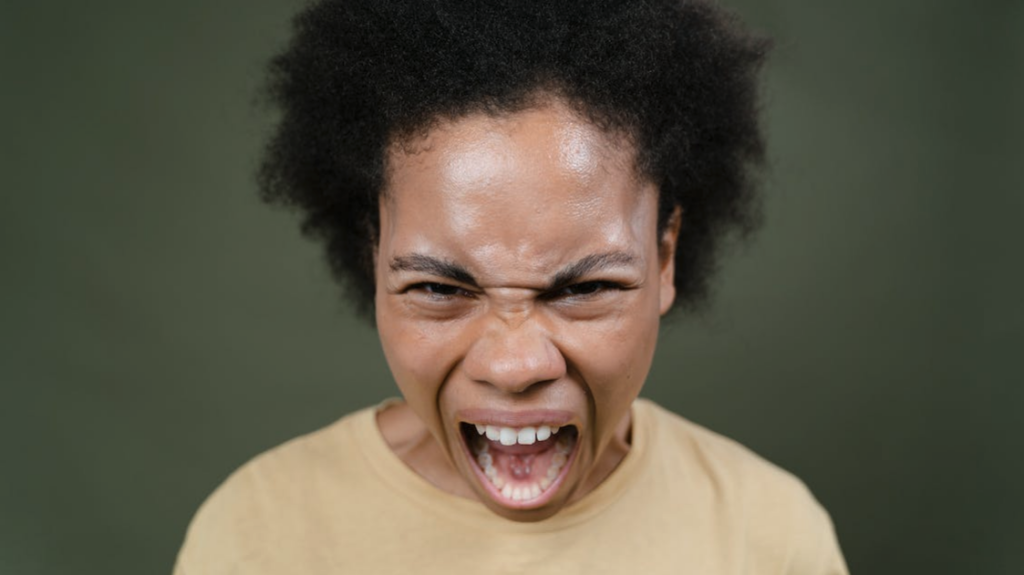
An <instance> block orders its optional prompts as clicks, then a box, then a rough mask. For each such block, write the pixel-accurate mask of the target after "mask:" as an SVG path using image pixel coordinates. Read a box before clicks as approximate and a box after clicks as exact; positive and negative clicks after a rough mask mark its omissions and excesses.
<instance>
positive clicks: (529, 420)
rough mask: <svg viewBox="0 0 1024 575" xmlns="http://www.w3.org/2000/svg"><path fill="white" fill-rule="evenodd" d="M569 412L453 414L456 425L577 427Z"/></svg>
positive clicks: (467, 411) (476, 410) (465, 411)
mask: <svg viewBox="0 0 1024 575" xmlns="http://www.w3.org/2000/svg"><path fill="white" fill-rule="evenodd" d="M575 419H576V416H575V415H574V414H573V413H572V412H571V411H565V410H561V409H526V410H522V411H503V410H498V409H480V408H474V409H463V410H460V411H458V412H457V413H456V414H455V421H456V422H457V423H469V424H481V425H496V426H501V427H526V426H538V425H549V426H557V427H565V426H567V425H575V426H576V428H577V429H579V425H578V424H577V423H576V421H575Z"/></svg>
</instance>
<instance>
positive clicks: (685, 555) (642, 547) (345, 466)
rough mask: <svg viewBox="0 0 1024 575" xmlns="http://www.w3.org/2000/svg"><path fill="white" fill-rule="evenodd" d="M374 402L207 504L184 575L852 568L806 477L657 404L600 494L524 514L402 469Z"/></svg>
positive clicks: (249, 471) (636, 423) (244, 473)
mask: <svg viewBox="0 0 1024 575" xmlns="http://www.w3.org/2000/svg"><path fill="white" fill-rule="evenodd" d="M375 412H376V410H375V409H364V410H362V411H359V412H356V413H354V414H352V415H349V416H347V417H345V418H343V419H341V420H339V421H338V422H336V423H334V424H332V425H330V426H328V427H326V428H324V429H322V430H320V431H317V432H315V433H312V434H309V435H306V436H304V437H300V438H298V439H295V440H293V441H290V442H288V443H286V444H284V445H282V446H280V447H278V448H276V449H272V450H270V451H268V452H267V453H264V454H262V455H260V456H259V457H257V458H255V459H254V460H253V461H251V462H249V463H248V464H246V465H244V466H243V467H242V468H240V469H239V470H238V471H236V472H235V473H234V474H233V475H232V476H231V477H230V478H229V479H228V480H227V481H225V482H224V484H223V485H221V486H220V487H219V488H218V489H217V490H216V491H215V492H214V493H213V495H211V496H210V498H209V499H208V500H207V501H206V502H205V503H204V504H203V506H202V507H201V508H200V509H199V512H198V513H197V514H196V517H195V519H194V520H193V521H192V525H191V526H190V527H189V530H188V534H187V536H186V539H185V544H184V546H183V547H182V549H181V552H180V553H179V555H178V563H177V566H176V568H175V574H176V575H227V574H245V575H270V574H274V575H321V574H343V573H403V574H406V573H416V574H429V573H487V574H491V573H528V574H531V575H533V574H545V573H558V574H564V573H588V574H589V573H643V574H657V573H680V574H682V573H685V574H694V575H719V574H722V575H724V574H740V573H743V574H751V575H753V574H762V573H763V574H793V575H840V574H845V573H847V570H846V566H845V564H844V562H843V557H842V554H841V553H840V551H839V546H838V543H837V542H836V538H835V534H834V532H833V529H832V524H831V522H830V520H829V517H828V515H827V513H826V512H825V511H824V510H823V509H822V508H821V506H820V505H819V504H818V503H817V502H816V501H815V500H814V498H813V497H812V496H811V494H810V493H809V492H808V491H807V489H806V487H804V485H803V484H802V483H801V482H800V481H799V480H798V479H796V478H795V477H793V476H792V475H790V474H788V473H786V472H785V471H782V470H780V469H779V468H777V467H775V466H773V465H772V464H770V463H768V462H766V461H764V460H763V459H761V458H759V457H758V456H756V455H754V454H753V453H751V452H750V451H748V450H747V449H745V448H744V447H742V446H740V445H739V444H737V443H735V442H733V441H731V440H729V439H726V438H724V437H722V436H719V435H717V434H715V433H713V432H711V431H708V430H707V429H704V428H702V427H700V426H698V425H696V424H694V423H691V422H689V421H687V420H685V419H683V418H681V417H679V416H677V415H674V414H672V413H669V412H668V411H666V410H664V409H662V408H660V407H658V406H657V405H655V404H653V403H651V402H649V401H645V400H637V401H636V403H635V404H634V405H633V430H632V448H631V449H630V451H629V453H628V455H627V456H626V457H625V459H623V460H622V463H621V464H620V465H619V467H618V468H616V470H615V471H614V472H613V473H612V474H611V475H610V476H609V477H608V479H606V480H605V482H604V483H602V484H601V485H600V486H599V487H598V488H597V489H595V490H594V491H593V492H591V493H590V494H588V495H587V496H586V497H584V498H583V499H582V500H580V501H578V502H576V503H574V504H573V505H570V506H568V507H566V508H565V509H563V510H562V511H560V512H559V513H557V514H556V515H555V516H553V517H551V518H549V519H546V520H543V521H539V522H535V523H518V522H514V521H510V520H507V519H503V518H501V517H499V516H497V515H495V514H494V513H492V512H490V511H488V510H487V508H486V507H484V505H483V504H482V503H480V502H477V501H471V500H469V499H462V498H459V497H456V496H454V495H450V494H448V493H445V492H443V491H441V490H439V489H437V488H436V487H434V486H433V485H431V484H430V483H428V482H427V481H426V480H424V479H423V478H421V477H420V476H419V475H417V474H416V473H415V472H413V471H412V470H410V469H409V468H408V467H406V466H405V465H404V464H403V463H402V462H401V460H399V459H398V457H397V456H396V455H395V454H394V453H392V452H391V450H390V449H389V448H388V446H387V444H386V443H385V442H384V439H383V437H382V436H381V434H380V431H379V430H378V428H377V424H376V418H375Z"/></svg>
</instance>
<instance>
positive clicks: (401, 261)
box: [389, 254, 479, 287]
mask: <svg viewBox="0 0 1024 575" xmlns="http://www.w3.org/2000/svg"><path fill="white" fill-rule="evenodd" d="M389 267H390V268H391V271H393V272H402V271H406V272H421V273H426V274H430V275H435V276H440V277H443V278H448V279H450V280H452V281H456V282H459V283H462V284H465V285H469V286H473V287H479V286H478V285H477V283H476V279H475V278H474V277H473V275H472V274H470V273H469V271H467V270H466V268H464V267H462V266H460V265H459V264H457V263H455V262H452V261H448V260H442V259H439V258H435V257H432V256H427V255H423V254H411V255H407V256H398V257H396V258H394V259H392V260H391V265H390V266H389Z"/></svg>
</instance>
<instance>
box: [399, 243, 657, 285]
mask: <svg viewBox="0 0 1024 575" xmlns="http://www.w3.org/2000/svg"><path fill="white" fill-rule="evenodd" d="M636 262H637V257H636V256H634V255H633V254H630V253H628V252H621V251H617V252H606V253H601V254H591V255H589V256H586V257H583V258H580V259H578V260H576V261H575V262H572V263H571V264H569V265H567V266H565V267H564V268H562V269H561V270H559V271H558V272H557V273H556V274H555V276H554V278H552V280H551V283H549V284H548V286H547V288H545V291H556V290H559V289H562V288H564V287H566V286H569V285H572V284H573V283H575V282H577V281H578V280H579V279H580V278H582V277H584V276H586V275H587V274H589V273H591V272H593V271H595V270H600V269H604V268H610V267H616V266H628V265H633V264H635V263H636ZM389 267H390V268H391V271H393V272H399V271H410V272H421V273H427V274H431V275H435V276H438V277H443V278H448V279H450V280H453V281H456V282H459V283H462V284H465V285H468V286H472V287H477V288H478V287H480V284H478V283H477V281H476V278H474V277H473V274H471V273H469V270H467V269H466V268H464V267H462V266H461V265H459V264H457V263H455V262H453V261H451V260H445V259H441V258H435V257H433V256H428V255H424V254H410V255H406V256H396V257H395V258H394V259H392V260H391V264H390V266H389Z"/></svg>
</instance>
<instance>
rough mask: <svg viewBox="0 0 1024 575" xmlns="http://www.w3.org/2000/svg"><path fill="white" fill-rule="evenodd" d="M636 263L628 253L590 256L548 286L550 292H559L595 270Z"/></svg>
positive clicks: (568, 267) (569, 266) (580, 260)
mask: <svg viewBox="0 0 1024 575" xmlns="http://www.w3.org/2000/svg"><path fill="white" fill-rule="evenodd" d="M636 261H637V258H636V256H634V255H632V254H629V253H626V252H608V253H604V254H592V255H589V256H587V257H585V258H582V259H579V260H576V261H575V262H573V263H571V264H569V265H568V266H566V267H564V268H562V269H561V270H560V271H559V272H558V273H557V274H555V277H554V279H552V280H551V285H549V286H548V291H557V290H559V289H562V288H564V287H566V286H569V285H572V284H574V283H576V282H577V281H579V279H580V278H582V277H583V276H585V275H587V274H589V273H591V272H593V271H595V270H600V269H603V268H610V267H614V266H628V265H633V264H635V263H636Z"/></svg>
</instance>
